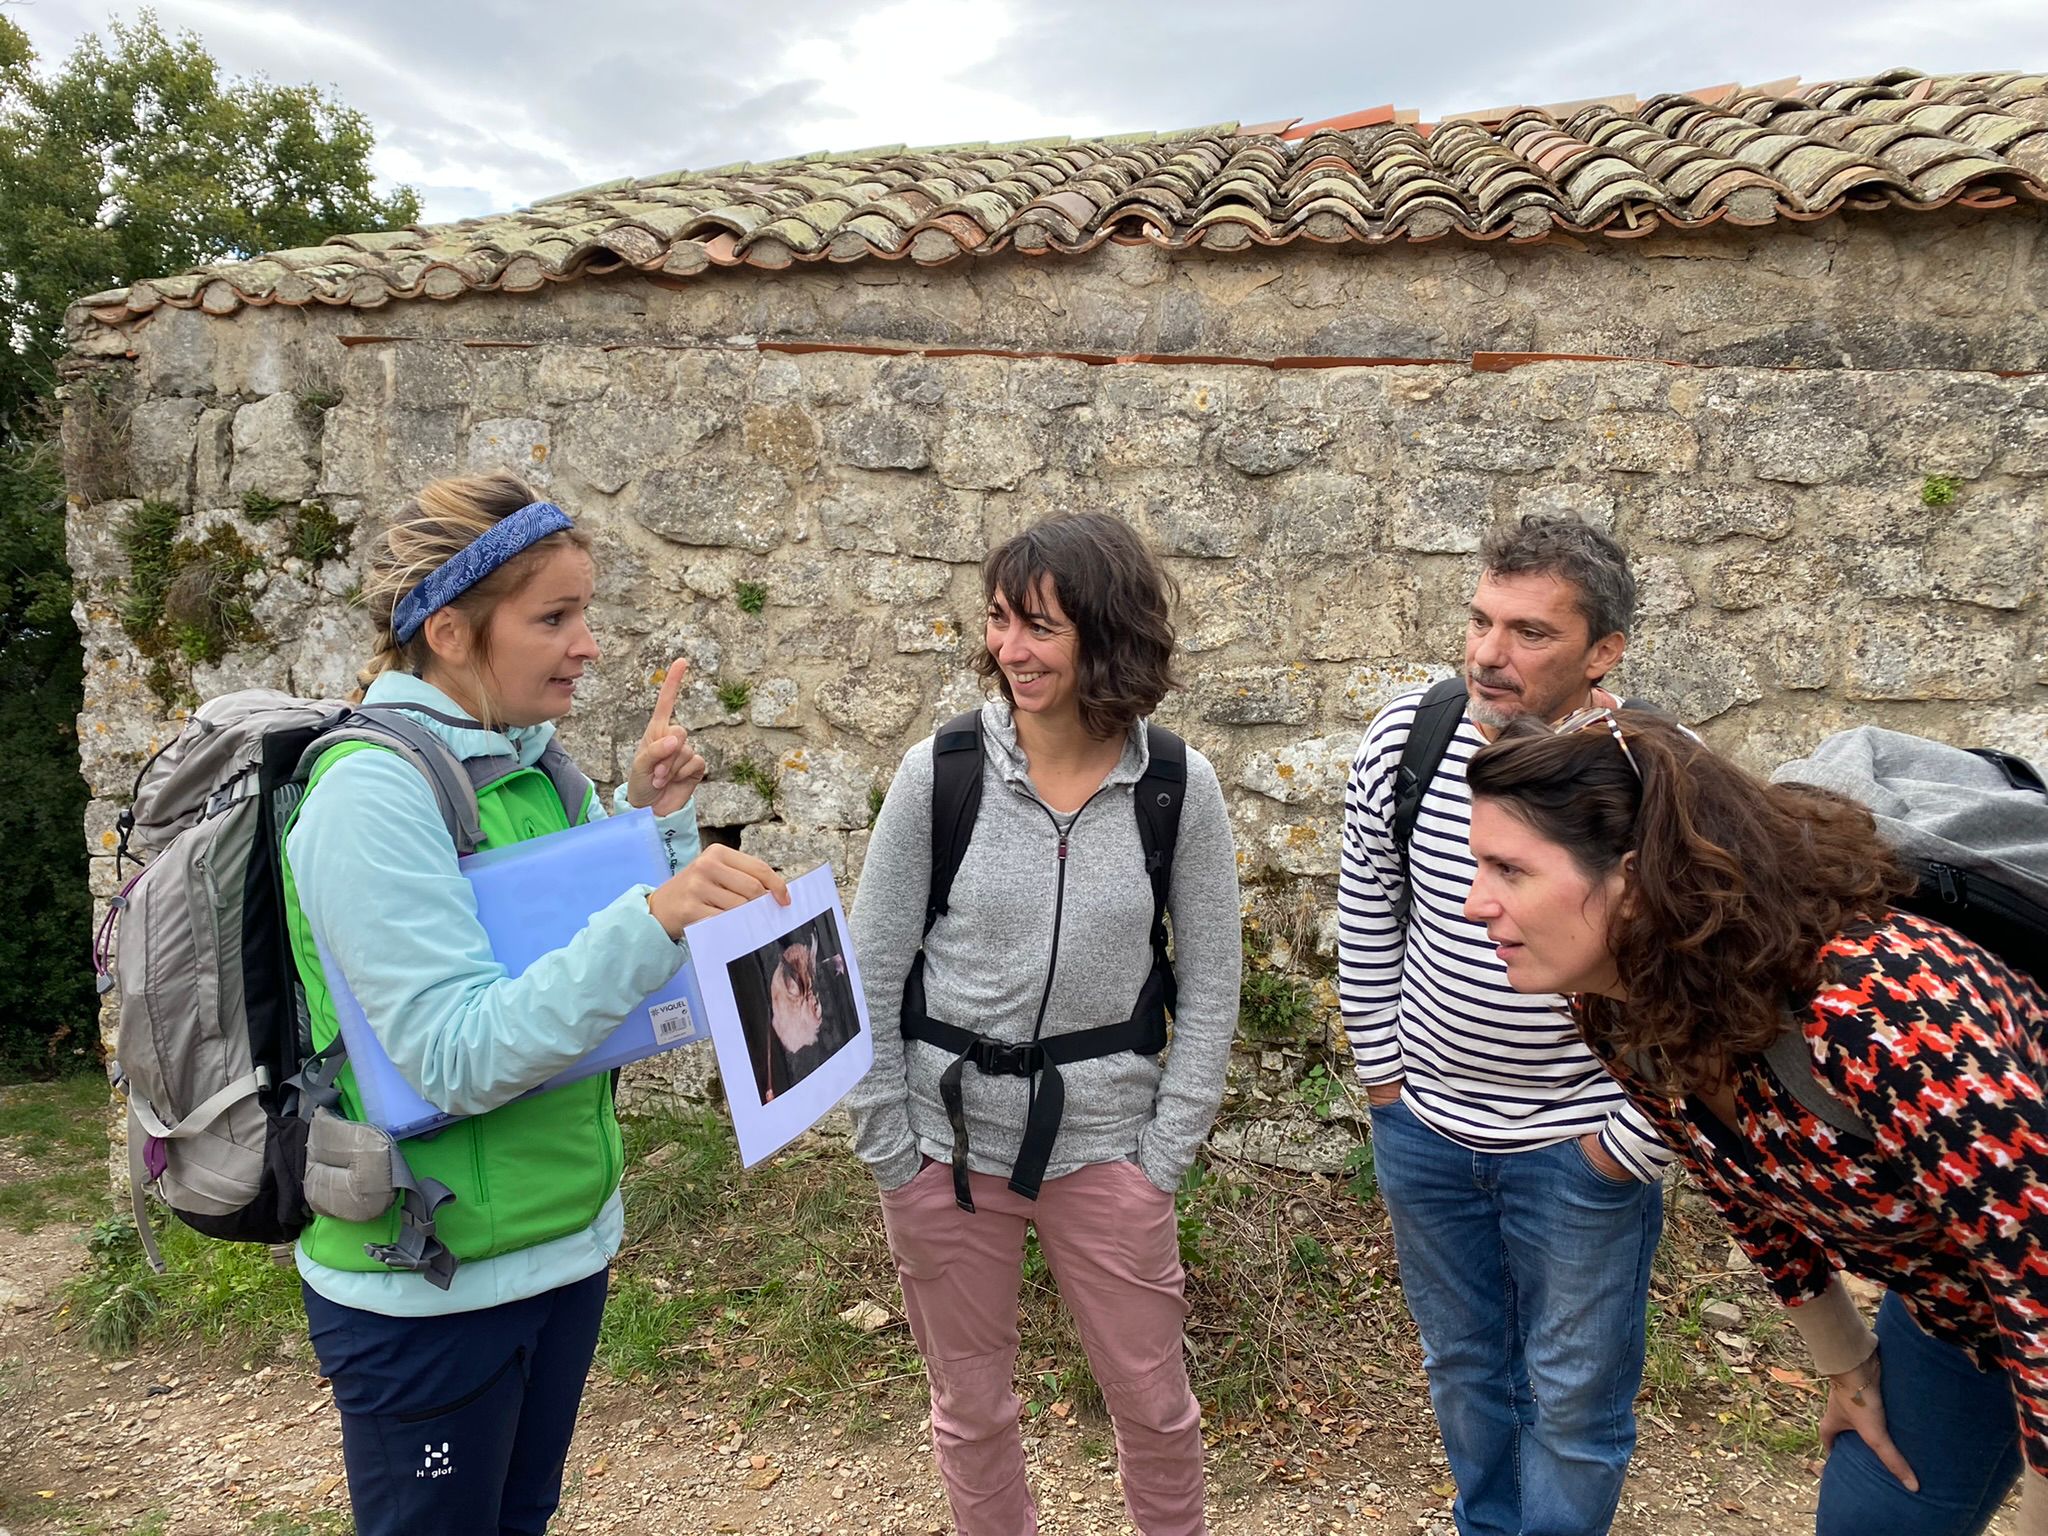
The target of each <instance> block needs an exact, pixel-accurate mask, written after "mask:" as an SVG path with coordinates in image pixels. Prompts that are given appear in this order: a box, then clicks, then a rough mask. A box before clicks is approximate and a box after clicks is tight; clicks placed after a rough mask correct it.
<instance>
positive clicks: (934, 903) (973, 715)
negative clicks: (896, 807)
mask: <svg viewBox="0 0 2048 1536" xmlns="http://www.w3.org/2000/svg"><path fill="white" fill-rule="evenodd" d="M982 755H983V749H982V744H981V711H980V710H978V709H970V710H968V711H967V712H966V713H965V714H959V715H955V716H954V717H953V718H952V719H950V720H948V721H947V722H946V723H945V724H944V725H942V726H940V727H939V728H938V730H937V731H936V732H934V733H933V735H932V877H931V893H930V895H929V896H928V897H927V898H926V900H925V908H924V931H925V932H926V933H930V932H931V931H932V924H933V923H935V922H937V921H938V920H939V914H940V913H942V912H944V911H945V910H946V904H947V902H948V900H949V899H950V898H951V897H952V894H953V877H954V876H955V875H957V874H959V873H960V861H961V860H962V859H964V858H966V857H967V844H968V843H969V842H970V841H971V840H972V839H973V837H974V819H975V817H976V816H978V815H979V814H980V813H981V761H982Z"/></svg>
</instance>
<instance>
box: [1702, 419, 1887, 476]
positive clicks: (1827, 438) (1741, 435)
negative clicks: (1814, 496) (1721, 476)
mask: <svg viewBox="0 0 2048 1536" xmlns="http://www.w3.org/2000/svg"><path fill="white" fill-rule="evenodd" d="M1754 408H1755V409H1757V410H1758V411H1759V413H1760V414H1758V415H1755V416H1750V417H1747V418H1745V419H1743V420H1741V421H1739V422H1737V423H1735V424H1733V425H1732V426H1731V427H1730V428H1729V432H1728V440H1729V446H1730V448H1731V449H1732V450H1733V452H1734V453H1735V454H1736V456H1737V457H1739V458H1741V459H1746V460H1747V461H1748V462H1749V465H1750V467H1751V468H1752V469H1753V470H1754V471H1755V473H1756V477H1757V478H1758V479H1759V480H1785V481H1790V482H1791V483H1792V484H1795V485H1827V484H1830V483H1835V482H1840V481H1849V480H1857V479H1860V478H1862V477H1863V476H1864V475H1866V474H1868V473H1869V472H1870V470H1871V468H1872V466H1873V465H1874V463H1875V460H1876V454H1875V452H1874V451H1873V448H1872V445H1871V440H1870V434H1869V433H1867V432H1865V431H1864V430H1863V429H1862V428H1860V427H1855V426H1851V425H1850V424H1849V423H1848V422H1847V421H1846V420H1845V419H1844V418H1843V417H1842V416H1841V415H1840V414H1839V413H1837V412H1834V411H1828V410H1822V409H1819V408H1816V407H1814V406H1810V405H1804V404H1800V403H1797V402H1793V401H1780V402H1777V403H1775V404H1774V405H1772V406H1771V407H1769V408H1768V409H1766V408H1765V407H1764V406H1763V405H1762V404H1761V403H1758V404H1757V405H1756V406H1755V407H1754Z"/></svg>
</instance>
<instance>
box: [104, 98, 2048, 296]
mask: <svg viewBox="0 0 2048 1536" xmlns="http://www.w3.org/2000/svg"><path fill="white" fill-rule="evenodd" d="M1281 132H1284V133H1285V134H1286V135H1287V136H1286V137H1284V138H1283V137H1281V136H1280V133H1281ZM1959 197H1961V198H1967V199H1969V200H1970V201H1971V202H1973V203H1983V204H1991V205H1995V204H1998V203H2000V202H2003V201H2007V200H2017V199H2027V200H2030V201H2033V202H2037V203H2038V202H2048V75H2042V74H2019V73H2012V72H2007V73H1985V74H1974V75H1937V76H1928V75H1921V74H1918V73H1915V72H1914V71H1912V70H1906V69H1894V70H1888V71H1886V72H1884V73H1883V74H1879V75H1873V76H1870V77H1868V78H1866V79H1861V80H1844V81H1829V82H1823V83H1817V84H1812V85H1801V84H1800V83H1799V82H1797V81H1773V82H1771V83H1770V84H1768V85H1764V86H1755V87H1748V88H1741V87H1727V86H1717V87H1713V88H1711V89H1707V90H1702V91H1699V92H1697V93H1692V94H1666V95H1660V96H1654V97H1651V98H1650V99H1649V100H1647V101H1643V102H1638V101H1636V100H1635V98H1633V97H1609V98H1605V99H1603V100H1598V101H1592V102H1582V103H1574V104H1570V105H1568V106H1564V107H1555V108H1534V107H1515V108H1509V109H1503V110H1497V111H1491V112H1485V113H1472V114H1460V115H1458V116H1457V117H1455V118H1453V119H1450V120H1447V121H1445V122H1443V123H1442V124H1440V125H1429V124H1420V123H1416V122H1414V121H1413V114H1407V113H1389V112H1388V111H1386V110H1383V109H1374V110H1372V111H1370V112H1365V113H1352V114H1349V115H1346V116H1340V117H1334V118H1323V119H1320V120H1317V121H1314V122H1311V123H1308V124H1306V125H1302V124H1300V123H1299V122H1298V121H1294V120H1290V121H1289V122H1287V123H1285V124H1277V125H1276V124H1272V123H1269V124H1265V125H1262V126H1261V127H1260V128H1258V129H1253V130H1250V131H1245V130H1241V129H1240V128H1239V126H1238V125H1237V124H1236V123H1219V124H1216V125H1214V126H1211V127H1208V128H1197V129H1190V130H1186V131H1184V132H1180V133H1170V134H1117V135H1112V136H1107V137H1098V138H1094V139H1069V138H1047V139H1037V140H1028V141H1025V142H1022V143H1014V144H990V143H985V142H973V143H965V144H958V145H952V146H945V147H937V148H929V147H927V148H916V149H906V148H905V147H904V146H902V145H900V144H894V145H883V146H877V147H874V148H870V149H866V150H859V151H852V152H842V153H827V152H819V153H815V154H809V155H802V156H793V157H790V158H788V159H784V160H778V161H772V162H764V163H756V162H748V161H741V162H736V163H734V164H732V165H726V166H720V167H717V168H715V169H712V170H704V171H671V172H666V173H664V174H661V175H658V176H648V177H642V178H637V179H635V178H621V179H619V180H615V181H609V182H605V183H603V184H602V185H599V186H595V187H586V188H584V189H583V190H581V191H578V192H571V193H565V194H563V195H562V196H559V197H552V198H548V199H545V200H543V201H542V202H540V203H537V204H535V205H534V206H533V207H531V208H527V209H523V210H520V211H518V212H514V213H507V214H499V215H493V216H491V217H488V218H479V219H467V220H463V221H461V222H459V223H453V224H443V225H435V226H429V227H421V228H415V229H405V230H391V231H383V232H377V233H369V234H356V235H342V236H337V237H335V238H334V239H332V240H330V241H329V242H328V243H327V244H326V245H322V246H314V247H307V248H301V249H296V250H286V251H273V252H270V253H267V254H265V255H261V256H258V257H256V258H255V259H253V260H248V261H236V262H219V263H215V264H213V265H209V266H206V267H202V268H199V269H198V270H196V271H194V272H189V273H184V274H181V275H178V276H172V277H163V278H152V279H148V280H146V281H143V282H138V283H136V284H134V285H133V286H132V287H131V288H128V289H125V290H122V289H115V290H111V291H109V292H107V293H103V294H96V295H94V296H93V297H92V299H91V300H90V301H86V302H87V307H88V308H89V309H90V310H91V312H93V313H94V314H97V315H100V316H104V315H106V314H108V313H123V312H125V313H128V314H134V315H140V314H144V313H147V312H148V311H150V310H152V309H155V308H157V307H158V306H159V305H163V304H168V305H172V306H176V307H180V308H194V307H203V308H205V309H207V310H208V311H210V312H213V313H227V312H231V311H232V310H234V309H236V308H238V307H239V306H240V305H242V304H245V303H258V304H286V305H309V304H339V305H353V306H357V307H375V306H378V305H381V304H386V303H389V302H391V301H392V300H394V299H408V298H416V297H432V298H451V297H455V296H457V295H459V294H462V293H465V292H470V291H475V290H488V289H503V290H507V291H513V292H524V291H530V290H532V289H536V288H539V287H541V286H543V285H545V284H546V283H548V282H561V281H572V280H575V279H577V278H579V277H582V276H584V275H585V274H587V273H590V272H594V271H606V270H615V269H618V268H620V267H626V268H632V269H639V270H645V271H656V272H664V273H668V274H670V275H672V276H680V277H688V276H693V275H695V274H698V273H701V272H703V271H705V270H706V269H708V268H711V267H727V266H755V267H761V268H769V269H776V268H782V267H786V266H789V265H791V264H793V263H811V262H820V261H828V260H829V261H834V262H848V261H862V260H870V259H886V258H895V257H901V256H904V255H908V256H910V257H911V258H912V259H913V260H915V261H917V262H919V263H920V264H927V265H930V264H940V263H944V262H949V261H958V260H962V259H965V258H968V257H970V256H977V255H984V254H993V253H997V252H1000V251H1004V250H1007V249H1009V248H1010V247H1011V246H1012V245H1015V246H1016V247H1018V248H1020V249H1023V250H1028V251H1032V252H1038V253H1066V254H1071V255H1076V256H1078V255H1080V254H1082V253H1085V252H1087V251H1090V250H1093V249H1094V248H1095V247H1096V246H1097V245H1100V244H1101V243H1102V242H1103V240H1105V239H1107V238H1109V237H1110V236H1111V235H1112V234H1115V235H1117V236H1119V237H1121V238H1131V237H1140V238H1144V239H1148V240H1151V241H1153V242H1155V243H1157V244H1159V245H1162V246H1165V247H1168V248H1170V249H1183V248H1194V247H1207V248H1209V249H1225V250H1227V249H1238V248H1242V247H1243V246H1246V245H1248V244H1253V243H1257V244H1267V245H1279V244H1286V243H1288V242H1289V241H1292V240H1296V239H1308V240H1314V241H1339V242H1343V241H1351V242H1362V243H1366V244H1383V243H1386V242H1388V241H1394V240H1413V241H1424V240H1437V239H1441V238H1443V237H1444V236H1446V235H1449V234H1453V233H1462V234H1464V235H1465V236H1466V237H1467V238H1470V239H1474V240H1485V239H1496V238H1500V237H1501V236H1503V235H1508V236H1511V237H1512V238H1514V239H1517V240H1536V239H1542V238H1544V237H1545V236H1546V235H1549V234H1551V233H1558V232H1561V233H1570V234H1578V235H1584V234H1597V235H1606V236H1609V237H1612V238H1617V239H1619V238H1632V237H1635V236H1640V235H1642V234H1646V233H1649V232H1650V231H1652V230H1654V229H1657V228H1662V227H1667V226H1675V227H1678V228H1688V227H1697V226H1701V225H1705V224H1710V223H1712V222H1714V221H1715V220H1717V219H1721V218H1727V219H1730V220H1732V221H1733V222H1736V223H1742V224H1765V223H1770V222H1773V221H1774V220H1779V219H1787V220H1789V219H1799V220H1809V219H1813V218H1819V217H1825V216H1827V215H1829V214H1833V213H1836V212H1838V211H1840V210H1841V209H1842V208H1845V207H1852V206H1853V207H1857V208H1877V207H1886V206H1890V207H1896V208H1901V209H1908V210H1921V209H1927V208H1933V207H1939V206H1941V205H1943V204H1945V203H1947V202H1949V201H1952V200H1954V199H1956V198H1959Z"/></svg>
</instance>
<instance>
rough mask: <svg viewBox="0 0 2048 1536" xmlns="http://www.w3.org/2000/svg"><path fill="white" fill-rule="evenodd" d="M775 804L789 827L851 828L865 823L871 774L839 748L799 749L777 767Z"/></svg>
mask: <svg viewBox="0 0 2048 1536" xmlns="http://www.w3.org/2000/svg"><path fill="white" fill-rule="evenodd" d="M776 768H777V773H776V787H777V796H776V805H777V808H778V809H779V810H780V811H781V813H782V819H783V820H784V821H785V822H787V823H789V825H791V826H792V827H838V828H842V829H848V830H850V829H852V828H854V827H865V826H866V825H867V824H868V790H869V788H870V787H872V785H873V783H874V776H873V773H872V771H871V770H870V769H869V768H868V767H867V766H866V765H865V764H864V763H863V762H862V760H861V759H860V758H859V757H857V756H855V755H854V754H853V753H851V752H846V751H843V750H841V749H840V748H838V747H816V746H802V747H796V748H793V749H792V750H790V751H788V752H785V753H783V754H782V757H781V759H780V760H779V761H778V763H777V764H776Z"/></svg>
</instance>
